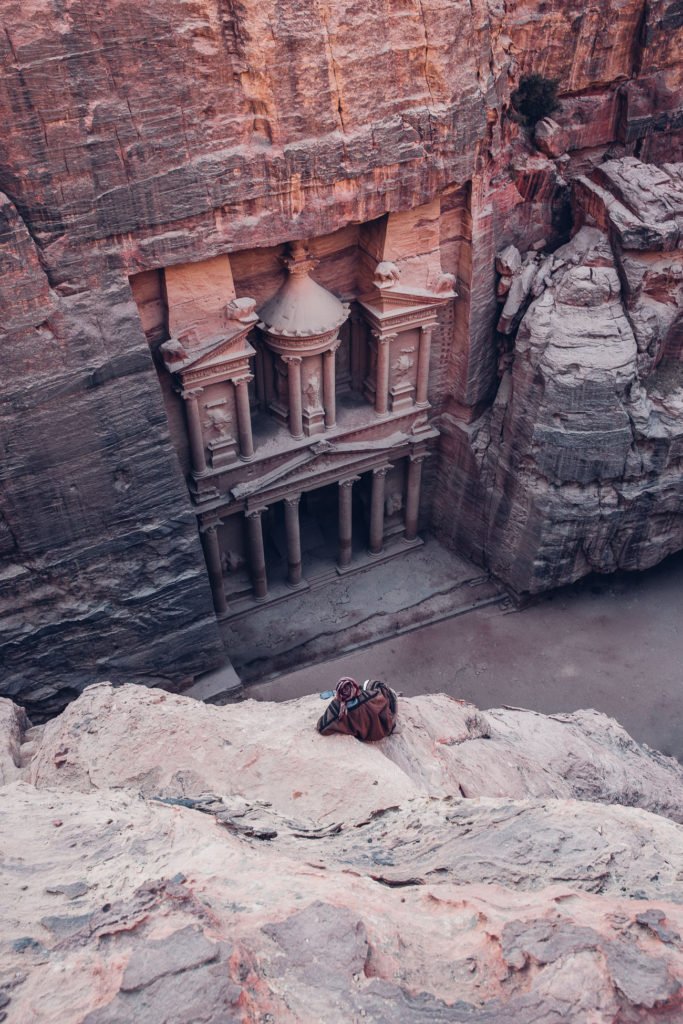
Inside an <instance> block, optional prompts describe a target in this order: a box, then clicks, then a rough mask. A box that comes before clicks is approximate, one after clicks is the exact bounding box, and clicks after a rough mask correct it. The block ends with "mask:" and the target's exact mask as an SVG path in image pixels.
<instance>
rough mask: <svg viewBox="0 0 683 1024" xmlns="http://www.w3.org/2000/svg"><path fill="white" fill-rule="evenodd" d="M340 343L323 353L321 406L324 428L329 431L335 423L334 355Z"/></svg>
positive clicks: (337, 342)
mask: <svg viewBox="0 0 683 1024" xmlns="http://www.w3.org/2000/svg"><path fill="white" fill-rule="evenodd" d="M339 345H340V342H339V341H336V342H335V343H334V345H333V346H332V348H330V349H328V350H327V352H323V406H324V408H325V426H326V427H327V429H328V430H329V428H330V427H334V426H335V424H336V422H337V392H336V380H335V365H334V364H335V355H336V352H337V349H338V348H339Z"/></svg>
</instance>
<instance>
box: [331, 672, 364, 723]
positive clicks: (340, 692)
mask: <svg viewBox="0 0 683 1024" xmlns="http://www.w3.org/2000/svg"><path fill="white" fill-rule="evenodd" d="M359 694H360V686H359V685H358V683H357V682H356V680H355V679H352V678H351V677H350V676H342V678H341V679H340V680H339V682H338V683H337V689H336V696H337V700H338V701H339V717H340V718H344V717H345V715H346V714H347V712H348V707H347V705H348V704H349V703H350V701H352V700H355V699H356V697H358V696H359Z"/></svg>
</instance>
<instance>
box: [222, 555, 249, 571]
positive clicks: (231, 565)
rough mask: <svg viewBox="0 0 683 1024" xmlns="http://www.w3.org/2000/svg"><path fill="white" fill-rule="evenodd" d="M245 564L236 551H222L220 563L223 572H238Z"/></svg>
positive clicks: (244, 560)
mask: <svg viewBox="0 0 683 1024" xmlns="http://www.w3.org/2000/svg"><path fill="white" fill-rule="evenodd" d="M246 564H247V562H246V559H244V558H242V556H241V555H239V554H238V553H237V552H236V551H224V552H223V554H222V555H221V565H222V567H223V572H224V573H231V572H239V570H240V569H243V568H244V567H245V565H246Z"/></svg>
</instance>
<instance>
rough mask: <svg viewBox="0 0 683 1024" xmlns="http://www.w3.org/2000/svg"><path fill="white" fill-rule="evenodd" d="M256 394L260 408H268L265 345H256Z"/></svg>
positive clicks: (263, 409) (262, 409)
mask: <svg viewBox="0 0 683 1024" xmlns="http://www.w3.org/2000/svg"><path fill="white" fill-rule="evenodd" d="M256 395H257V397H258V404H259V409H261V411H262V412H264V411H265V410H266V409H267V408H268V399H267V398H266V361H265V359H264V358H263V345H257V346H256Z"/></svg>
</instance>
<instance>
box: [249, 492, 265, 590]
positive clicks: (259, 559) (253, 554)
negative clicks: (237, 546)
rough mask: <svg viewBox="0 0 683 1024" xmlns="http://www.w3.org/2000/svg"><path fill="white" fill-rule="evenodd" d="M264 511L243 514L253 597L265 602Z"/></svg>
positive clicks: (259, 509)
mask: <svg viewBox="0 0 683 1024" xmlns="http://www.w3.org/2000/svg"><path fill="white" fill-rule="evenodd" d="M264 511H265V509H262V508H256V509H249V510H248V511H247V512H245V513H244V517H245V519H246V521H247V539H248V542H249V569H250V572H251V584H252V587H253V588H254V597H255V598H256V600H257V601H265V599H266V598H267V597H268V578H267V576H266V553H265V550H264V547H263V524H262V522H261V516H262V515H263V512H264Z"/></svg>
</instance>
